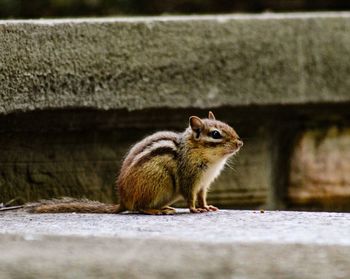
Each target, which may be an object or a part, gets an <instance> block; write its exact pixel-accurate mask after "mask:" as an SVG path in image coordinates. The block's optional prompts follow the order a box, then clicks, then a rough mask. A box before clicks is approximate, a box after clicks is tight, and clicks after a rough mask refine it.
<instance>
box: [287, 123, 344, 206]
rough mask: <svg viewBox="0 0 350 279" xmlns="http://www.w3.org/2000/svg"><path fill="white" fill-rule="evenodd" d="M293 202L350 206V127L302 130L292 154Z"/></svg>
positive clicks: (291, 198) (289, 192)
mask: <svg viewBox="0 0 350 279" xmlns="http://www.w3.org/2000/svg"><path fill="white" fill-rule="evenodd" d="M288 197H289V200H290V202H291V203H292V204H295V205H307V206H313V205H314V206H315V205H321V206H322V207H323V208H326V209H327V208H328V209H333V210H334V209H343V210H344V209H350V205H349V204H350V203H349V202H350V129H349V128H339V127H336V126H333V127H329V128H324V129H312V130H309V131H306V132H304V133H302V134H301V135H300V137H299V139H298V140H297V142H296V145H295V150H294V153H293V155H292V158H291V172H290V184H289V188H288Z"/></svg>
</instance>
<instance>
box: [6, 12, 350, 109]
mask: <svg viewBox="0 0 350 279" xmlns="http://www.w3.org/2000/svg"><path fill="white" fill-rule="evenodd" d="M349 32H350V13H316V14H308V13H306V14H278V15H273V14H265V15H247V16H231V15H228V16H204V17H202V16H198V17H197V16H193V17H150V18H120V19H118V18H112V19H95V20H94V19H88V20H84V19H82V20H36V21H0V61H1V63H0V113H10V112H13V111H29V110H35V109H48V108H71V107H80V108H88V107H93V108H100V109H121V108H126V109H128V110H134V109H144V108H151V107H172V108H175V107H181V108H193V107H196V108H208V107H211V108H212V107H217V106H221V105H231V106H237V105H249V104H259V105H267V104H270V105H271V104H304V103H324V102H344V101H350V94H349V87H350V79H349V78H348V74H349V72H350V64H349V63H348V59H346V57H349V56H350V37H349V36H348V34H349Z"/></svg>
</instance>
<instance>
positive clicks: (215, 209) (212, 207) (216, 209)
mask: <svg viewBox="0 0 350 279" xmlns="http://www.w3.org/2000/svg"><path fill="white" fill-rule="evenodd" d="M203 208H204V209H205V210H206V211H218V210H219V208H217V207H216V206H213V205H206V206H203Z"/></svg>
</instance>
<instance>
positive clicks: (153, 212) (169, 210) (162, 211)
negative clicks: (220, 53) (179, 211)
mask: <svg viewBox="0 0 350 279" xmlns="http://www.w3.org/2000/svg"><path fill="white" fill-rule="evenodd" d="M139 211H140V212H141V213H144V214H148V215H172V214H175V213H176V211H175V209H174V208H171V207H163V208H161V209H153V208H152V209H151V208H149V209H140V210H139Z"/></svg>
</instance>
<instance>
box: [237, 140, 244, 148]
mask: <svg viewBox="0 0 350 279" xmlns="http://www.w3.org/2000/svg"><path fill="white" fill-rule="evenodd" d="M236 146H237V148H241V147H242V146H243V141H242V140H241V139H238V140H236Z"/></svg>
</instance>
